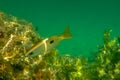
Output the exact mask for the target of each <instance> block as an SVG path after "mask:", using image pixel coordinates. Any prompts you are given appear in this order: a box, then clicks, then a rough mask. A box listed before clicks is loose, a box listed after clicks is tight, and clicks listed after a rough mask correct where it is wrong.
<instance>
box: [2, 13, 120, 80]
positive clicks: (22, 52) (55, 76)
mask: <svg viewBox="0 0 120 80" xmlns="http://www.w3.org/2000/svg"><path fill="white" fill-rule="evenodd" d="M111 32H112V30H111V29H110V30H106V31H105V32H104V33H103V42H104V43H103V44H102V45H99V46H98V51H97V52H96V55H97V56H96V58H95V60H94V61H93V62H91V63H89V59H87V58H85V57H81V56H77V57H75V56H71V55H68V54H66V55H63V56H61V55H60V53H59V51H58V50H56V49H52V50H50V51H49V52H48V53H47V54H44V55H43V54H41V55H38V56H35V57H29V56H26V53H27V52H28V50H29V49H30V48H31V47H32V46H33V45H35V44H36V43H38V42H39V41H40V40H41V41H42V40H43V39H42V38H41V36H39V34H38V33H37V32H36V31H35V29H34V26H33V25H32V23H30V22H27V21H25V20H23V19H19V18H17V17H14V16H12V15H9V14H5V13H3V12H0V80H120V37H115V38H113V39H111V37H110V36H111Z"/></svg>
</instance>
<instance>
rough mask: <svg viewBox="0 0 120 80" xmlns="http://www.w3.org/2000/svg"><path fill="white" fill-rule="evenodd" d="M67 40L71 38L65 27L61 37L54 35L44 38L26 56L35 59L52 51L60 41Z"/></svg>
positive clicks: (67, 28)
mask: <svg viewBox="0 0 120 80" xmlns="http://www.w3.org/2000/svg"><path fill="white" fill-rule="evenodd" d="M69 38H72V35H71V33H70V30H69V27H66V28H65V30H64V31H63V33H62V34H61V35H54V36H51V37H49V38H45V39H43V40H41V41H39V42H38V43H37V44H35V45H34V46H32V47H31V48H30V49H29V50H28V52H27V53H26V56H28V57H36V56H38V55H40V54H44V55H45V54H47V53H49V52H50V51H51V50H52V49H54V48H55V47H56V46H57V45H58V44H59V43H60V41H62V40H64V39H69Z"/></svg>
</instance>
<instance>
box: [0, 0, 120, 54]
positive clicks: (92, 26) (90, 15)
mask: <svg viewBox="0 0 120 80" xmlns="http://www.w3.org/2000/svg"><path fill="white" fill-rule="evenodd" d="M0 10H1V11H3V12H6V13H8V14H12V15H14V16H17V17H20V18H24V19H26V20H27V21H29V22H32V23H33V25H34V26H35V27H36V29H37V31H38V32H39V34H40V35H41V36H42V37H49V36H52V35H54V34H60V33H62V31H63V30H64V28H65V27H66V25H70V29H71V33H72V35H73V38H72V39H69V40H64V41H62V42H61V43H60V44H59V45H58V47H57V48H58V50H59V51H60V53H61V54H65V53H69V54H71V55H83V56H91V55H93V54H92V52H94V51H96V50H97V44H102V42H103V41H102V38H103V32H104V30H105V29H107V28H112V29H113V32H112V35H113V36H120V31H119V30H120V0H2V1H0Z"/></svg>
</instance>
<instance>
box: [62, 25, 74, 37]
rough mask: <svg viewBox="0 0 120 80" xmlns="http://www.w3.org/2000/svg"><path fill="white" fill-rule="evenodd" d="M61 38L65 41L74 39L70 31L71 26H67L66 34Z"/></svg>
mask: <svg viewBox="0 0 120 80" xmlns="http://www.w3.org/2000/svg"><path fill="white" fill-rule="evenodd" d="M61 37H62V38H63V39H67V38H72V35H71V33H70V29H69V26H67V27H66V28H65V30H64V32H63V33H62V35H61Z"/></svg>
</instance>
